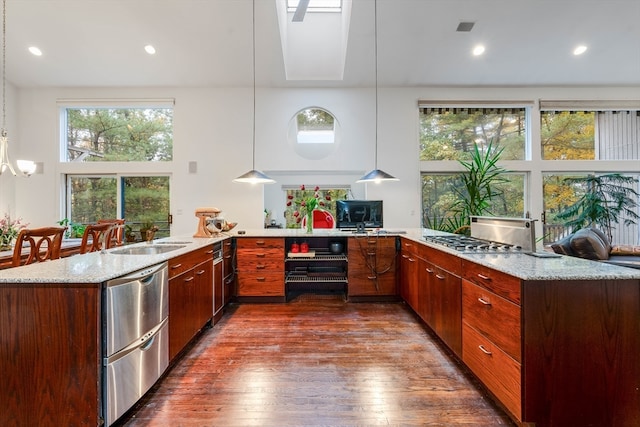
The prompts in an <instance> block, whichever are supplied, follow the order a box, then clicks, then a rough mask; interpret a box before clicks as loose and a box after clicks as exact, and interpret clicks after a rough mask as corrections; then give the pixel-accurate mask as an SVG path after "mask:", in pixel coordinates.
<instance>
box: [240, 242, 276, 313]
mask: <svg viewBox="0 0 640 427" xmlns="http://www.w3.org/2000/svg"><path fill="white" fill-rule="evenodd" d="M236 254H237V285H238V289H237V296H238V298H239V299H247V298H253V297H261V298H263V297H269V298H273V299H276V300H281V301H282V300H284V299H285V286H284V257H285V255H284V254H285V251H284V238H282V237H238V238H236Z"/></svg>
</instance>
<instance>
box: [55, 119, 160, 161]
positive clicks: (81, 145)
mask: <svg viewBox="0 0 640 427" xmlns="http://www.w3.org/2000/svg"><path fill="white" fill-rule="evenodd" d="M63 115H64V118H63V121H64V129H65V133H66V149H65V155H64V156H63V159H64V161H67V162H134V161H136V162H156V161H170V160H172V158H173V109H172V108H137V107H136V108H75V107H73V108H72V107H69V108H64V109H63Z"/></svg>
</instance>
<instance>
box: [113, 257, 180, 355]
mask: <svg viewBox="0 0 640 427" xmlns="http://www.w3.org/2000/svg"><path fill="white" fill-rule="evenodd" d="M168 271H169V270H168V264H167V263H166V262H165V263H162V264H158V265H156V266H153V267H149V268H145V269H143V270H140V271H137V272H135V273H132V274H129V275H127V276H124V277H120V278H118V279H114V280H111V281H109V282H107V284H106V287H105V297H106V304H105V322H106V325H105V329H106V331H105V356H107V357H108V356H111V355H112V354H113V353H115V352H116V351H119V350H120V349H122V348H124V347H126V346H128V345H129V344H131V343H132V342H134V341H135V340H137V339H138V338H140V337H141V336H142V335H143V334H145V333H147V332H148V331H150V330H151V329H153V328H154V327H156V326H157V325H158V324H159V323H160V322H162V321H163V320H164V319H165V318H166V317H167V316H168V315H169V299H168V298H167V296H168V295H169V289H168V277H169V273H168Z"/></svg>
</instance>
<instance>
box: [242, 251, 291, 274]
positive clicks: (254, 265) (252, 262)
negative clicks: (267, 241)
mask: <svg viewBox="0 0 640 427" xmlns="http://www.w3.org/2000/svg"><path fill="white" fill-rule="evenodd" d="M236 267H237V268H238V271H256V270H265V269H267V270H278V271H283V270H284V251H281V250H280V249H239V250H238V258H237V260H236Z"/></svg>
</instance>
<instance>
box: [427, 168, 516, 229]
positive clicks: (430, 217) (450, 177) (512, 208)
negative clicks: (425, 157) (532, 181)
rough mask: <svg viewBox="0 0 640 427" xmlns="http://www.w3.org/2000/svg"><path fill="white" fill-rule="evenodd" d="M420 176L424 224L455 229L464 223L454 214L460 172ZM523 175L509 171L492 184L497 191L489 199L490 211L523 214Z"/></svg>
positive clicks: (497, 213) (503, 214) (429, 226)
mask: <svg viewBox="0 0 640 427" xmlns="http://www.w3.org/2000/svg"><path fill="white" fill-rule="evenodd" d="M421 177H422V215H423V216H422V224H423V227H427V228H432V229H443V230H446V231H450V232H454V231H456V230H457V229H458V228H460V227H462V226H464V223H461V222H459V218H456V217H455V215H454V212H455V206H454V205H455V204H456V202H457V201H458V200H459V196H458V193H457V189H459V188H461V185H462V184H461V180H460V175H459V174H445V173H441V174H429V173H423V174H422V175H421ZM524 178H525V177H524V174H508V177H507V178H506V179H505V181H504V182H500V183H498V184H496V185H495V186H494V190H497V192H498V193H499V195H498V196H496V197H494V198H493V199H492V200H491V202H490V203H491V206H490V208H489V210H490V211H491V212H492V213H493V215H496V216H510V217H523V216H524V213H525V209H524Z"/></svg>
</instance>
